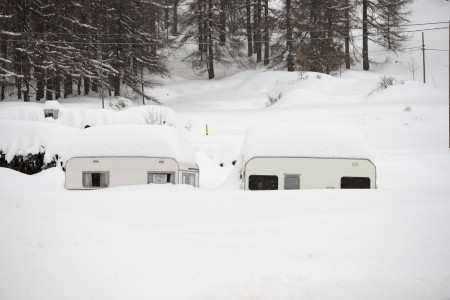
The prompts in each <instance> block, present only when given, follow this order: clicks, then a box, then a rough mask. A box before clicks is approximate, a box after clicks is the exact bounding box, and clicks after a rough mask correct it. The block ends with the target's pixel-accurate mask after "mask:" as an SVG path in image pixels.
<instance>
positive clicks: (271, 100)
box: [266, 92, 283, 107]
mask: <svg viewBox="0 0 450 300" xmlns="http://www.w3.org/2000/svg"><path fill="white" fill-rule="evenodd" d="M281 97H283V93H281V92H275V93H274V94H272V93H267V94H266V98H267V101H266V107H269V106H272V105H274V104H275V103H277V102H278V100H280V99H281Z"/></svg>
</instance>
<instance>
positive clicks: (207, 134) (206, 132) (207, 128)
mask: <svg viewBox="0 0 450 300" xmlns="http://www.w3.org/2000/svg"><path fill="white" fill-rule="evenodd" d="M206 135H208V124H206Z"/></svg>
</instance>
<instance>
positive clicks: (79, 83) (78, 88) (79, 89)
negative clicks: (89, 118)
mask: <svg viewBox="0 0 450 300" xmlns="http://www.w3.org/2000/svg"><path fill="white" fill-rule="evenodd" d="M77 94H78V96H81V76H80V77H78V80H77Z"/></svg>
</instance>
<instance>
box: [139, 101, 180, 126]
mask: <svg viewBox="0 0 450 300" xmlns="http://www.w3.org/2000/svg"><path fill="white" fill-rule="evenodd" d="M144 118H145V122H146V123H147V124H152V125H166V126H172V127H176V126H175V124H174V123H173V122H172V121H171V120H170V118H169V116H168V113H167V110H165V109H163V108H162V107H158V106H150V107H149V108H148V110H147V113H146V115H145V116H144Z"/></svg>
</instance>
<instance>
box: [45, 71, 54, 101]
mask: <svg viewBox="0 0 450 300" xmlns="http://www.w3.org/2000/svg"><path fill="white" fill-rule="evenodd" d="M46 85H47V91H46V96H45V99H46V100H53V76H49V77H48V78H47V84H46Z"/></svg>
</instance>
